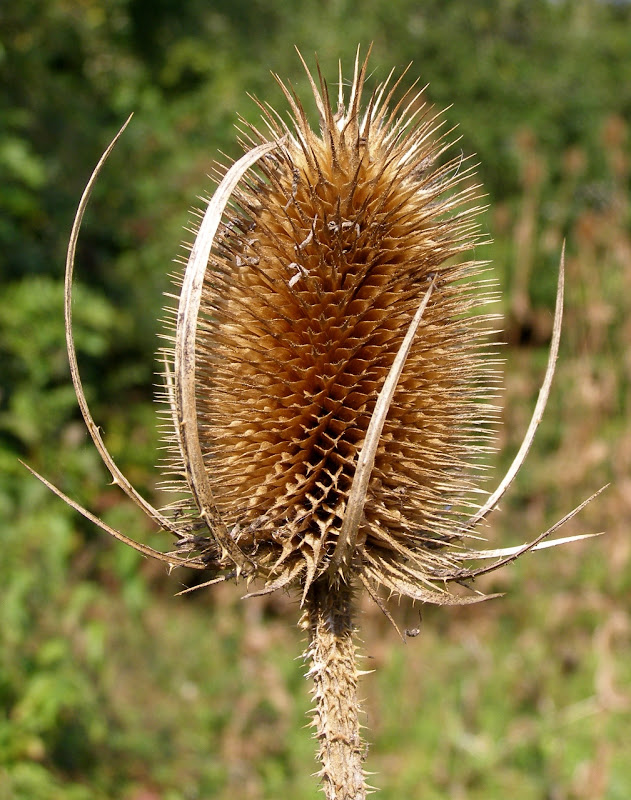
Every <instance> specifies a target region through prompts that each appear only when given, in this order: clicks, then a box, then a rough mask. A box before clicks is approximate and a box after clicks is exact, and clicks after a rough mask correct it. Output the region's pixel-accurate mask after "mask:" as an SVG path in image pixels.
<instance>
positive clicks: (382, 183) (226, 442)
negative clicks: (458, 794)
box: [38, 56, 584, 800]
mask: <svg viewBox="0 0 631 800" xmlns="http://www.w3.org/2000/svg"><path fill="white" fill-rule="evenodd" d="M305 69H306V67H305ZM404 74H405V73H404ZM307 75H308V77H309V81H310V83H311V88H312V91H313V95H314V98H315V102H316V105H317V109H318V112H319V117H320V120H319V123H320V124H319V131H317V132H316V131H314V130H313V129H312V128H311V127H310V125H309V122H308V121H307V117H306V115H305V112H304V111H303V107H302V105H301V102H300V100H299V99H298V97H297V96H296V95H295V94H294V92H293V91H292V90H291V89H290V88H288V87H287V86H286V85H285V84H284V83H283V82H282V81H281V80H280V79H279V78H277V80H278V82H279V84H280V86H281V88H282V90H283V92H284V94H285V97H286V99H287V102H288V103H289V106H290V109H291V120H290V122H289V123H286V122H285V121H284V120H283V118H282V117H281V116H280V115H278V114H277V113H276V111H274V110H273V109H272V108H270V107H268V106H267V105H265V104H259V105H260V108H261V111H262V113H263V123H264V126H263V128H262V130H258V129H256V128H254V127H251V126H246V128H245V130H246V132H245V134H244V141H243V144H244V149H245V155H244V156H243V157H242V158H241V159H240V160H238V161H237V162H236V163H235V164H233V165H232V166H231V167H230V168H229V169H220V171H219V174H218V181H219V186H218V189H217V191H216V193H215V194H214V196H213V197H212V199H211V200H210V201H209V203H208V206H207V208H206V209H205V211H204V213H203V215H201V222H200V224H199V227H198V229H197V231H196V237H195V240H194V243H193V245H192V247H191V248H190V255H189V257H188V260H187V261H186V263H185V265H184V267H185V268H184V272H183V274H182V275H181V276H180V278H179V280H178V282H179V283H180V286H181V289H180V294H179V299H178V305H177V308H174V309H172V314H171V315H170V318H171V320H172V327H171V333H170V335H169V337H168V338H169V339H170V341H171V342H172V346H171V347H168V348H166V349H165V351H164V354H163V355H164V363H165V389H164V394H163V398H162V399H163V400H164V401H165V402H166V404H167V407H168V410H167V413H166V426H167V428H168V431H167V442H168V448H169V457H168V461H167V463H166V464H165V465H164V467H163V472H164V474H165V482H166V484H165V485H166V488H168V489H172V490H174V491H176V492H178V493H179V494H178V499H177V500H175V502H173V503H172V504H171V505H169V506H168V507H167V508H165V509H162V510H158V509H155V508H153V506H151V505H150V504H149V503H148V502H147V501H146V500H145V499H143V498H142V497H140V495H139V494H138V493H137V491H136V490H135V489H134V488H133V486H132V485H131V484H130V483H129V481H127V479H126V478H125V477H124V475H123V474H122V472H121V471H120V470H119V468H118V467H117V466H116V464H115V463H114V461H113V459H112V458H111V456H110V454H109V453H108V451H107V448H106V446H105V444H104V442H103V439H102V437H101V435H100V433H99V430H98V428H97V426H96V424H95V423H94V420H93V419H92V416H91V414H90V411H89V408H88V405H87V403H86V400H85V397H84V394H83V389H82V387H81V381H80V377H79V371H78V366H77V358H76V353H75V348H74V343H73V337H72V324H71V323H72V320H71V311H72V278H73V265H74V257H75V249H76V243H77V237H78V233H79V228H80V225H81V220H82V217H83V214H84V211H85V208H86V205H87V202H88V199H89V196H90V193H91V190H92V187H93V185H94V182H95V180H96V178H97V176H98V173H99V171H100V169H101V167H102V165H103V163H104V162H105V160H106V158H107V157H108V155H109V153H110V151H111V149H112V148H113V146H114V144H115V142H116V140H117V139H118V136H120V135H121V133H122V130H121V132H120V133H119V134H118V136H117V137H116V139H115V140H114V141H113V142H112V144H111V145H110V147H109V148H108V150H107V151H106V152H105V154H104V155H103V157H102V159H101V161H100V162H99V164H98V166H97V168H96V170H95V172H94V174H93V175H92V177H91V179H90V182H89V183H88V186H87V187H86V190H85V192H84V195H83V197H82V200H81V203H80V205H79V210H78V212H77V217H76V220H75V225H74V227H73V231H72V235H71V241H70V246H69V249H68V260H67V269H66V331H67V340H68V352H69V358H70V366H71V372H72V379H73V382H74V386H75V390H76V393H77V397H78V399H79V405H80V408H81V412H82V414H83V417H84V420H85V422H86V425H87V427H88V430H89V432H90V435H91V436H92V439H93V441H94V443H95V445H96V447H97V449H98V450H99V453H100V454H101V457H102V458H103V461H104V462H105V464H106V465H107V467H108V469H109V470H110V472H111V474H112V477H113V480H114V482H115V483H116V484H118V485H119V486H120V487H121V488H122V489H123V490H124V491H125V492H126V494H127V495H128V496H129V497H130V498H131V499H132V500H133V501H134V502H135V503H136V504H137V505H138V506H139V507H140V508H141V509H142V510H143V511H144V512H145V513H146V514H147V515H148V516H149V517H150V518H151V519H152V520H153V521H154V522H156V523H157V524H158V525H159V526H160V528H162V529H163V530H165V531H168V532H170V533H171V534H172V535H173V536H174V537H175V546H174V548H173V550H172V551H171V552H169V553H162V552H159V551H156V550H153V549H152V548H150V547H147V546H144V545H143V546H141V545H138V544H136V543H134V542H133V541H132V540H130V539H129V538H128V537H126V536H125V535H124V534H122V533H121V532H119V531H116V530H114V529H112V528H110V527H109V526H107V525H105V523H103V522H101V521H100V520H98V519H97V518H96V517H94V516H93V515H91V514H90V513H89V512H88V511H86V510H85V509H83V508H81V507H80V506H78V505H77V504H76V503H74V501H72V500H71V499H70V498H67V497H66V496H65V495H63V494H62V493H61V492H60V491H59V490H58V489H56V488H55V487H53V486H52V485H51V484H50V483H48V481H46V480H45V479H43V478H41V480H43V481H44V483H46V485H47V486H49V488H51V489H52V490H53V491H54V492H56V493H57V494H58V495H60V496H61V497H62V498H63V499H64V500H66V502H68V503H70V505H72V506H73V507H74V508H76V509H77V510H78V511H80V512H81V513H83V514H84V515H85V516H87V517H88V518H89V519H91V520H92V521H94V522H95V523H96V524H97V525H100V526H101V527H102V528H104V529H105V530H106V531H107V532H108V533H110V534H112V535H113V536H116V537H117V538H119V539H122V540H123V541H125V542H126V543H128V544H131V545H132V546H134V547H136V548H137V549H138V550H140V551H141V552H143V553H144V554H145V555H149V556H152V557H155V558H159V559H161V560H162V561H165V562H167V563H168V564H169V565H171V566H180V565H186V566H189V567H192V568H195V569H199V570H206V571H208V573H209V580H208V582H207V584H211V583H216V582H219V581H223V580H226V579H231V578H243V579H244V580H245V581H246V583H247V584H248V585H249V584H251V583H252V582H253V581H256V583H255V584H253V585H252V586H251V587H250V588H251V590H252V591H251V592H250V595H248V596H251V595H254V594H262V593H267V592H272V591H275V590H277V589H285V590H288V591H292V592H296V593H298V595H299V597H300V599H301V603H302V606H303V609H304V615H303V621H302V624H303V626H304V628H305V629H306V630H307V631H308V633H309V646H308V650H307V660H308V663H309V673H308V674H309V676H310V677H311V678H312V680H313V685H314V690H313V694H314V700H315V704H314V705H315V708H314V719H313V724H314V726H315V728H316V736H317V738H318V740H319V746H320V750H319V757H320V763H321V771H320V773H319V774H320V778H321V782H322V785H323V788H324V791H325V794H326V796H327V797H328V798H330V800H332V799H333V798H337V800H341V798H354V799H355V800H358V798H363V797H365V794H366V785H365V778H364V771H363V758H364V745H363V744H362V740H361V737H360V722H359V704H358V700H357V678H358V671H357V668H356V666H355V643H354V623H353V594H354V592H355V591H357V590H358V589H359V588H360V587H364V588H366V590H367V591H368V592H369V593H370V595H371V596H372V597H373V598H374V599H375V601H376V602H377V603H378V604H379V605H380V607H381V608H382V609H383V610H384V612H385V613H386V614H387V615H388V616H389V617H390V615H389V612H388V610H387V608H386V606H385V602H384V600H383V599H382V597H381V595H382V593H383V592H384V591H385V592H386V593H395V594H397V595H399V596H405V597H408V598H411V599H412V600H417V601H420V602H430V603H440V604H462V603H471V602H477V601H479V600H483V599H485V597H484V595H482V594H480V593H479V592H475V591H469V592H468V593H464V592H463V591H462V589H459V590H458V591H456V592H453V591H451V588H450V587H451V586H453V585H454V584H458V585H459V587H462V586H468V585H469V583H470V581H471V580H472V579H473V578H475V576H476V575H479V574H482V573H484V572H489V571H491V570H493V569H497V568H498V567H499V566H502V565H503V564H505V563H508V562H509V561H512V560H514V559H515V558H517V557H518V556H519V555H520V554H521V553H523V552H526V551H527V550H529V549H536V548H540V547H543V546H546V545H549V544H553V543H550V542H547V543H543V540H544V539H545V538H546V537H547V536H549V534H550V533H552V532H553V531H554V530H556V529H557V528H558V527H559V525H560V524H562V523H563V522H565V521H567V520H568V519H569V518H571V517H572V516H574V514H576V513H577V512H578V511H579V510H580V509H581V508H582V507H583V505H584V504H581V506H579V507H578V508H577V509H574V511H572V512H570V513H569V514H568V515H566V517H564V519H563V520H561V521H560V522H559V523H557V524H556V525H555V526H553V527H552V528H550V529H549V530H548V531H546V532H545V533H543V534H542V535H541V536H539V537H537V538H536V539H535V540H534V541H532V542H530V543H528V544H525V545H523V546H521V547H517V548H507V549H500V550H491V551H483V550H482V551H481V550H479V549H471V548H469V547H468V546H467V542H468V539H469V537H472V538H474V539H476V540H477V539H478V538H479V537H478V536H475V534H474V532H473V531H474V528H475V527H476V526H477V525H478V524H479V523H480V522H482V521H483V520H484V519H485V518H486V517H487V516H488V514H489V513H490V512H491V511H492V510H493V509H494V508H495V507H496V506H497V503H498V502H499V500H500V498H501V497H502V495H503V494H504V492H505V491H506V490H507V488H508V487H509V485H510V483H511V482H512V480H513V479H514V477H515V475H516V474H517V472H518V470H519V468H520V467H521V465H522V463H523V460H524V458H525V456H526V454H527V452H528V449H529V447H530V444H531V442H532V439H533V436H534V433H535V430H536V428H537V426H538V424H539V421H540V420H541V416H542V414H543V410H544V407H545V404H546V401H547V398H548V394H549V391H550V384H551V381H552V376H553V373H554V366H555V362H556V359H557V354H558V347H559V338H560V332H561V317H562V307H563V275H564V270H563V257H562V258H561V267H560V275H559V286H558V293H557V304H556V311H555V322H554V333H553V339H552V346H551V352H550V358H549V362H548V368H547V371H546V375H545V379H544V383H543V386H542V388H541V391H540V396H539V400H538V402H537V405H536V408H535V410H534V413H533V417H532V421H531V424H530V426H529V428H528V431H527V433H526V436H525V438H524V442H523V444H522V446H521V448H520V450H519V452H518V454H517V456H516V457H515V460H514V462H513V464H512V465H511V467H510V469H509V471H508V473H507V475H506V476H505V478H504V479H503V480H502V481H501V483H500V485H499V487H498V489H497V490H496V491H495V492H493V493H492V494H491V495H490V497H489V498H488V500H487V501H486V502H485V503H484V504H483V505H482V506H481V507H479V508H478V507H476V506H475V505H474V504H473V499H474V497H475V495H476V493H479V492H480V489H479V487H478V484H479V480H478V477H479V474H480V470H481V468H482V467H481V458H482V457H483V456H484V454H485V453H487V452H488V451H489V449H490V443H489V436H490V434H491V432H492V428H493V425H492V423H493V421H494V419H495V413H496V409H495V408H494V407H493V405H492V399H493V396H494V394H495V391H496V385H497V382H498V377H497V374H496V361H495V360H494V358H493V357H492V353H491V352H490V347H489V341H490V336H489V333H490V331H491V326H492V317H490V316H488V315H487V314H486V313H485V312H484V311H483V309H484V307H485V306H486V305H487V304H488V303H489V302H490V301H491V300H493V295H492V293H491V290H490V288H489V287H490V282H489V281H488V280H486V279H485V278H484V273H485V271H486V265H485V263H484V262H480V261H477V260H466V258H465V259H463V254H465V253H467V252H470V251H471V250H472V248H473V247H474V246H476V245H477V244H479V243H481V239H480V236H479V232H478V226H477V223H476V221H475V217H476V215H477V213H478V212H479V210H480V207H479V206H478V205H476V194H477V187H476V186H475V184H474V183H473V181H472V170H471V167H466V166H465V167H463V164H462V159H461V158H457V159H452V160H449V159H448V158H446V157H445V153H446V152H447V150H448V147H449V134H446V135H445V134H443V133H441V126H442V124H443V123H442V121H441V118H440V115H436V114H434V113H433V112H432V110H431V109H429V108H428V107H427V106H426V105H425V104H424V102H423V98H422V91H421V92H417V91H415V90H412V91H410V92H408V93H407V94H405V95H404V96H403V99H401V100H399V101H398V102H397V101H395V98H396V97H397V96H398V94H399V87H400V83H401V80H402V77H403V76H401V77H400V78H399V79H398V80H396V81H394V82H393V81H392V77H393V73H390V75H389V77H388V79H387V80H386V81H385V83H384V84H382V85H381V86H379V87H378V88H377V89H376V90H375V91H374V92H373V93H372V94H370V95H369V96H368V98H367V99H366V100H364V98H363V94H364V80H365V76H366V62H363V63H361V62H360V60H359V56H358V58H357V60H356V63H355V71H354V76H353V80H352V83H351V86H350V95H349V96H348V97H347V96H346V95H345V92H344V81H343V79H342V75H341V70H340V76H339V95H338V97H337V100H336V105H335V109H334V108H333V104H332V102H331V98H330V96H329V90H328V87H327V84H326V82H325V81H324V80H323V79H322V77H321V76H320V78H319V86H318V85H316V83H315V81H314V79H313V78H312V76H311V74H310V73H309V71H308V70H307ZM126 124H127V123H126ZM123 130H124V128H123ZM481 312H482V313H481ZM38 477H40V476H38ZM577 538H581V537H569V538H566V539H563V540H558V542H557V543H561V542H567V541H572V540H574V539H577ZM484 558H491V559H493V563H492V564H490V565H488V566H477V565H476V562H477V561H478V560H480V559H484ZM207 584H204V585H207ZM390 618H391V617H390ZM413 633H414V632H412V633H410V635H413Z"/></svg>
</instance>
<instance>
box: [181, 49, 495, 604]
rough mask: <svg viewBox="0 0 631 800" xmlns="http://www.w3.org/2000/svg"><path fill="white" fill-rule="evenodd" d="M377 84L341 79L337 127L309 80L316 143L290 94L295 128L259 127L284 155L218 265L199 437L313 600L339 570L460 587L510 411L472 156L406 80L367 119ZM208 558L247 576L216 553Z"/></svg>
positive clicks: (243, 193) (206, 334)
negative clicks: (400, 94) (471, 525)
mask: <svg viewBox="0 0 631 800" xmlns="http://www.w3.org/2000/svg"><path fill="white" fill-rule="evenodd" d="M365 73H366V63H364V64H363V66H361V67H359V66H358V65H357V64H356V68H355V75H354V79H353V82H352V86H351V89H350V98H349V100H348V102H346V101H345V98H344V96H343V92H342V87H343V82H342V79H341V75H340V93H339V100H338V104H337V108H336V109H335V110H333V109H332V108H331V101H330V97H329V92H328V88H327V84H326V83H325V82H324V80H322V78H320V87H319V88H317V87H316V86H315V84H314V81H313V80H312V79H311V75H310V74H309V73H308V75H309V80H310V81H311V86H312V89H313V93H314V96H315V100H316V104H317V107H318V110H319V115H320V129H319V131H318V132H316V131H314V130H313V129H312V128H311V127H310V125H309V122H308V121H307V118H306V115H305V112H304V111H303V108H302V105H301V103H300V101H299V99H298V98H297V97H296V96H295V94H294V93H293V92H292V91H290V90H289V89H288V88H287V87H286V86H285V85H284V84H283V83H282V82H281V81H280V80H279V83H280V86H281V88H282V89H283V92H284V94H285V96H286V98H287V101H288V103H289V105H290V108H291V112H292V119H291V122H290V123H289V124H286V123H285V122H284V121H283V120H282V117H281V116H279V115H278V114H277V113H276V112H275V111H274V110H272V109H271V108H268V107H266V106H263V105H261V106H260V107H261V109H262V111H263V114H264V122H265V132H261V131H259V130H257V129H255V128H252V127H249V128H248V133H247V136H246V138H247V141H246V143H245V147H246V149H249V148H253V147H255V146H256V145H259V144H261V143H263V142H267V141H270V142H277V143H278V146H277V147H276V148H275V149H273V150H272V151H271V152H269V153H268V154H267V155H265V156H264V157H262V158H261V160H260V161H259V164H258V166H257V169H256V172H251V173H250V176H249V178H248V179H247V180H243V181H241V184H240V185H239V186H238V188H237V189H236V191H235V193H234V194H233V196H232V200H231V203H230V205H229V206H228V209H227V212H226V214H225V215H224V218H223V222H222V224H221V225H220V227H219V230H218V234H217V237H216V239H215V243H214V247H213V251H212V254H211V256H210V259H209V262H208V265H207V269H206V273H205V277H204V282H203V289H202V296H201V306H200V312H199V317H198V321H197V327H196V339H195V367H194V368H195V370H196V372H195V405H196V411H197V434H198V437H199V444H200V446H201V452H202V454H203V463H204V469H205V471H206V475H207V480H208V483H209V486H210V490H211V492H212V496H213V498H214V503H215V506H216V510H217V512H218V514H219V517H220V518H221V520H222V521H223V524H225V528H226V530H227V531H228V534H229V537H230V540H231V541H233V542H234V543H235V544H236V545H237V546H238V550H239V551H240V552H241V553H242V554H243V555H244V557H245V559H247V562H248V563H249V564H252V565H254V567H255V572H256V574H257V575H259V576H262V577H263V579H264V580H265V582H266V586H267V587H278V586H281V585H285V586H290V585H296V586H300V587H301V588H302V589H303V590H305V591H306V588H307V587H308V586H309V584H310V583H311V582H312V581H313V580H314V579H315V578H317V577H319V576H322V575H323V574H325V573H326V572H327V570H328V571H329V575H330V577H331V580H338V579H339V578H340V577H342V578H343V579H344V580H351V579H352V577H353V575H359V576H361V577H362V579H363V580H364V582H366V581H368V583H369V584H370V585H371V586H375V585H385V586H386V587H388V588H389V589H390V590H394V591H396V592H399V593H401V594H406V595H409V596H411V597H415V598H416V599H430V600H436V598H437V597H438V596H439V594H440V592H441V586H442V584H444V582H445V581H446V580H449V579H450V578H452V579H453V577H454V576H455V575H457V574H459V573H461V572H462V570H459V569H458V568H455V567H454V562H453V561H452V559H451V558H450V556H449V550H450V548H449V547H448V545H450V544H451V545H452V548H453V546H454V545H456V546H457V543H458V541H460V538H461V533H462V531H461V529H460V528H459V526H460V525H461V523H462V514H463V512H465V511H466V510H467V507H468V498H469V497H470V494H471V492H472V491H473V490H474V486H475V481H474V480H473V478H474V476H475V474H476V472H477V470H478V468H479V466H480V465H479V458H480V453H481V452H483V451H484V450H486V449H488V434H489V429H490V428H489V422H490V421H491V420H492V418H493V415H494V412H495V409H494V408H493V407H492V406H491V405H490V404H489V403H488V400H489V397H490V396H492V394H493V393H494V385H495V382H496V374H495V372H494V369H493V367H492V365H491V362H490V361H489V359H488V353H485V352H484V351H485V349H488V348H487V344H486V343H487V342H488V332H489V319H490V318H489V317H488V316H483V315H480V314H477V315H474V314H473V313H472V312H473V311H474V310H475V309H479V307H481V306H482V305H484V304H486V303H488V301H489V300H490V299H491V297H490V295H489V291H488V285H486V284H485V283H484V282H483V281H480V280H479V274H480V273H481V272H482V267H483V264H482V263H481V262H479V261H472V260H464V261H463V259H462V254H463V253H465V252H466V251H470V250H471V248H472V247H473V246H474V245H475V244H477V243H479V234H478V229H477V225H476V223H475V221H474V217H475V214H476V213H477V212H478V211H479V208H476V207H475V206H474V200H475V197H476V188H477V187H475V186H472V182H471V169H470V168H466V169H463V167H462V159H461V158H460V157H458V158H455V159H452V160H446V159H445V158H444V157H443V154H444V153H445V150H446V149H447V145H446V144H445V140H444V137H443V136H441V135H440V133H439V128H440V126H441V124H442V123H441V122H440V118H439V117H438V116H437V115H432V114H431V113H430V110H429V109H427V107H426V106H425V105H424V103H423V100H422V94H421V93H416V92H410V93H408V94H407V95H405V96H404V98H403V99H402V100H400V101H399V102H397V103H395V101H394V97H395V95H396V94H397V91H398V87H399V83H400V80H401V78H400V79H399V81H397V82H396V83H395V84H394V86H392V87H391V88H388V81H386V83H385V84H384V85H382V86H381V87H378V88H377V89H376V90H375V92H373V93H372V94H371V95H370V96H369V97H368V98H367V100H366V101H365V102H364V99H363V93H364V79H365ZM430 287H432V289H431V297H430V298H429V301H428V303H427V306H426V308H425V311H424V313H423V316H422V319H421V322H420V325H419V327H418V330H417V332H416V335H415V337H414V340H413V343H412V346H411V350H410V353H409V356H408V357H407V360H406V361H405V364H404V367H403V370H402V373H401V376H400V378H399V380H398V384H397V388H396V391H395V392H394V396H393V399H392V402H391V403H390V407H389V410H388V413H387V418H386V419H385V423H384V425H383V430H382V433H381V436H380V438H379V443H378V447H377V450H376V453H375V456H374V466H373V468H372V472H371V474H370V480H369V482H368V486H367V490H366V492H365V498H364V500H363V503H362V505H363V508H362V513H361V514H360V517H359V527H358V530H357V532H356V535H355V538H354V540H353V547H352V552H350V553H347V554H345V555H344V558H343V560H342V562H341V563H340V565H339V569H337V570H335V572H334V573H331V572H330V568H331V563H332V560H333V557H334V553H335V551H336V547H337V546H338V544H339V540H340V535H341V531H342V529H343V525H344V519H345V515H346V514H347V513H348V506H349V496H350V494H351V488H352V485H353V480H354V477H355V475H356V471H357V468H358V458H359V454H360V451H361V449H362V446H363V445H364V443H365V441H366V436H367V431H368V428H369V424H370V422H371V418H372V415H373V412H374V410H375V405H376V402H377V398H378V395H379V392H380V391H381V389H382V387H383V385H384V381H385V380H386V377H387V376H388V374H389V371H390V369H391V368H392V365H393V362H394V360H395V358H396V356H397V353H398V352H399V349H400V347H401V345H402V342H403V340H404V337H405V335H406V333H407V331H408V328H409V326H410V323H411V321H412V319H413V317H414V315H415V313H416V312H417V309H418V308H419V304H420V302H421V300H422V299H423V297H424V296H425V295H426V293H427V292H428V289H430ZM170 399H172V398H171V397H170ZM172 446H173V457H172V459H171V460H172V469H173V472H174V473H177V474H187V465H186V463H183V451H182V446H181V435H180V433H179V432H178V435H177V436H174V437H173V441H172ZM184 460H185V455H184ZM175 506H176V507H177V512H178V514H181V513H182V512H183V511H184V512H190V515H191V518H194V517H195V516H198V511H197V509H194V507H193V505H192V503H189V504H188V505H187V503H186V501H184V502H179V503H177V504H175ZM191 541H192V540H191ZM204 542H205V543H206V544H205V545H204V544H203V543H204ZM200 543H201V544H200ZM192 547H193V545H191V548H192ZM204 547H205V548H206V550H205V553H204ZM195 549H197V552H200V550H201V551H202V556H203V557H205V558H206V561H207V562H208V563H209V565H212V564H213V563H214V564H215V566H217V567H225V566H226V565H227V564H229V563H231V561H230V555H229V553H228V552H226V550H225V547H222V548H219V547H217V546H216V544H215V542H214V541H213V540H212V539H211V538H210V537H207V538H203V537H201V538H199V537H198V539H197V541H196V542H195ZM447 597H450V595H447Z"/></svg>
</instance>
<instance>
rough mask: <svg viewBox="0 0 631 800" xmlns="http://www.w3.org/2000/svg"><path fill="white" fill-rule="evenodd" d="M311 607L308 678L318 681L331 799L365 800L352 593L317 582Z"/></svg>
mask: <svg viewBox="0 0 631 800" xmlns="http://www.w3.org/2000/svg"><path fill="white" fill-rule="evenodd" d="M305 606H306V612H305V619H304V622H305V626H308V629H309V647H308V649H307V653H306V658H307V660H308V663H309V671H308V673H307V676H308V677H311V678H312V679H313V692H312V693H313V696H314V699H315V708H314V712H313V725H314V727H315V729H316V738H317V739H318V742H319V745H320V746H319V753H318V756H319V760H320V764H321V765H322V767H321V769H320V772H319V773H318V775H319V777H320V779H321V781H322V786H323V789H324V793H325V795H326V797H327V800H365V797H366V783H365V778H364V770H363V761H364V753H365V748H364V745H363V744H362V741H361V736H360V725H359V702H358V699H357V677H358V676H357V668H356V666H355V642H354V640H353V634H354V627H353V602H352V590H351V588H350V587H349V586H346V585H339V586H331V585H330V584H329V582H328V581H327V580H325V579H323V580H321V581H316V582H315V583H314V584H313V585H312V586H311V588H310V589H309V591H308V593H307V596H306V599H305Z"/></svg>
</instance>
